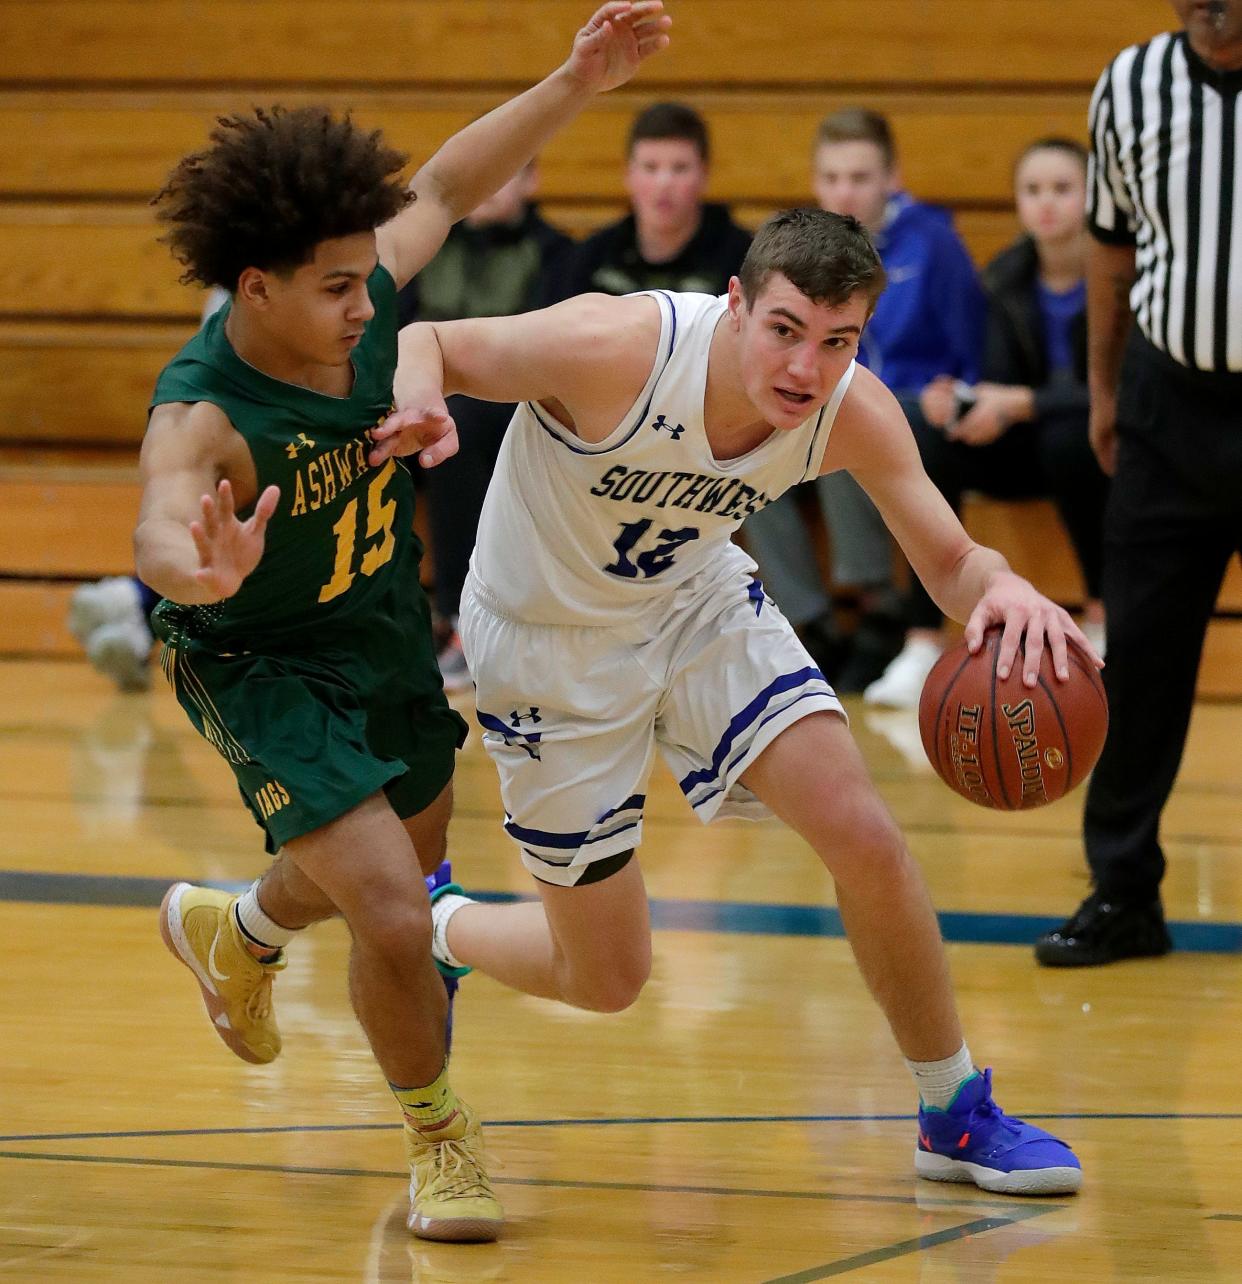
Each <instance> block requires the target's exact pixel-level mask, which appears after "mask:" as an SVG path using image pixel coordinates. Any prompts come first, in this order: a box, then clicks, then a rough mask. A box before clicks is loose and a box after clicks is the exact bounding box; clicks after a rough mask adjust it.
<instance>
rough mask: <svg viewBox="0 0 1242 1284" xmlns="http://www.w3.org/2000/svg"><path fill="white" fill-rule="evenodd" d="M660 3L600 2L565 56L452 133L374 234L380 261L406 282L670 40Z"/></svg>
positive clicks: (667, 20)
mask: <svg viewBox="0 0 1242 1284" xmlns="http://www.w3.org/2000/svg"><path fill="white" fill-rule="evenodd" d="M671 25H672V19H671V18H669V17H668V15H667V14H665V13H664V4H663V0H633V2H631V0H614V2H613V3H609V4H605V5H601V6H600V8H599V9H597V10H596V11H595V13H594V14H593V15H592V16H591V18H590V20H589V21H588V22H587V23H586V25H585V26H583V27H582V28H581V29H580V30H579V31H578V33H577V34H576V35H575V37H574V42H573V47H572V49H571V51H570V54H569V57H568V58H567V59H566V60H565V62H564V63H562V64H561V66H560V67H558V68H557V69H556V70H555V71H554V72H552V74H551V75H549V76H547V77H546V78H545V79H544V80H542V81H540V82H539V84H537V85H535V86H534V87H533V88H532V89H528V90H527V91H526V92H525V93H523V94H519V95H518V97H516V98H514V99H512V100H511V101H509V102H507V103H504V104H503V105H502V106H500V107H497V108H496V109H495V111H491V112H489V113H488V114H487V115H486V116H484V117H482V118H481V119H479V120H476V121H474V122H473V123H472V124H470V125H467V126H466V128H465V129H463V130H461V131H460V133H457V134H454V135H453V137H452V138H450V139H449V140H448V142H446V143H445V144H444V145H443V146H442V147H441V148H440V149H439V151H437V152H436V154H435V155H434V156H433V157H432V158H431V159H430V160H429V161H428V162H427V163H426V164H425V165H423V167H422V168H421V169H420V170H419V171H418V173H417V174H415V176H414V178H413V180H412V182H411V184H410V186H411V188H412V189H413V191H414V193H415V195H416V197H417V199H416V200H415V201H414V202H413V203H412V204H411V205H409V206H408V207H407V208H406V209H405V210H403V211H402V212H401V213H400V214H398V215H397V217H396V218H394V219H392V220H391V222H389V223H386V224H385V225H384V226H383V227H381V228H380V229H379V230H378V231H377V233H376V242H377V246H378V249H379V257H380V262H381V263H382V264H383V265H384V266H385V267H386V268H387V269H388V271H389V272H390V273H391V274H392V276H393V278H394V280H395V281H396V282H397V285H398V286H402V285H404V284H405V283H406V282H407V281H408V280H409V279H410V278H411V277H412V276H413V275H414V274H415V273H416V272H417V271H419V269H420V268H422V267H423V265H424V264H425V263H427V261H428V260H429V259H430V258H431V257H432V256H433V255H434V254H435V253H436V251H437V250H438V249H439V248H440V246H441V245H442V244H443V243H444V238H445V236H446V235H447V234H448V230H449V228H450V227H451V226H452V225H453V224H454V223H455V222H457V220H458V219H460V218H464V217H465V215H466V214H468V213H469V212H470V211H471V210H472V209H474V207H475V206H476V205H478V204H479V202H480V201H482V200H483V199H484V198H485V197H487V196H490V195H491V194H492V193H493V192H495V191H496V190H497V189H499V188H500V187H502V186H503V185H504V184H505V183H506V182H508V180H509V179H510V178H512V177H513V175H514V174H516V173H517V172H518V171H519V170H520V169H521V168H522V167H523V166H524V165H525V164H526V163H527V162H528V161H529V160H530V159H531V158H532V157H533V156H535V155H536V154H537V153H538V152H539V150H540V149H541V148H542V147H543V146H544V144H545V143H546V142H547V141H548V140H549V139H550V138H551V137H552V136H553V135H554V134H555V133H556V132H557V130H559V129H560V128H561V127H562V126H563V125H565V124H567V123H568V122H569V121H571V120H572V119H573V118H574V117H575V116H577V115H578V113H579V112H580V111H581V110H582V109H583V108H584V107H585V106H586V105H587V104H588V103H589V102H590V101H591V99H592V98H594V97H595V95H596V94H600V93H604V92H606V91H607V90H609V89H615V88H616V87H617V86H618V85H623V84H625V83H626V81H628V80H629V79H630V78H631V77H632V76H633V75H634V73H635V72H636V71H637V70H638V68H639V67H640V66H642V64H643V63H644V62H645V61H646V60H647V59H648V58H650V57H651V56H652V54H655V53H658V52H659V51H660V50H661V49H664V48H665V47H666V46H667V45H668V41H669V37H668V29H669V27H670V26H671Z"/></svg>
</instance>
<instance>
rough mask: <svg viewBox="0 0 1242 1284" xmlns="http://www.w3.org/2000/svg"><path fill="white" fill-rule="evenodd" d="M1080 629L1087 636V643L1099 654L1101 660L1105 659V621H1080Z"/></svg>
mask: <svg viewBox="0 0 1242 1284" xmlns="http://www.w3.org/2000/svg"><path fill="white" fill-rule="evenodd" d="M1078 627H1079V628H1080V629H1081V630H1082V631H1083V632H1084V633H1085V634H1086V635H1087V641H1088V642H1090V643H1091V645H1092V646H1093V647H1095V649H1096V651H1098V652H1099V655H1100V658H1101V659H1103V658H1104V648H1105V645H1106V644H1107V641H1108V639H1107V637H1106V634H1105V630H1104V621H1103V620H1080V621H1079V623H1078Z"/></svg>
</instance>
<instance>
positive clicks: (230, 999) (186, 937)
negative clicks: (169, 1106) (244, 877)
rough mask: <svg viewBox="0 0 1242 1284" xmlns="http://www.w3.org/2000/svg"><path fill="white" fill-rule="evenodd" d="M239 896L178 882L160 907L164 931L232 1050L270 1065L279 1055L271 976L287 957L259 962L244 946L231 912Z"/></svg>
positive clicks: (161, 924)
mask: <svg viewBox="0 0 1242 1284" xmlns="http://www.w3.org/2000/svg"><path fill="white" fill-rule="evenodd" d="M236 900H237V897H236V896H230V895H229V893H228V892H218V891H215V890H214V889H213V888H210V887H191V886H190V884H189V883H174V884H173V885H172V887H170V888H169V889H168V892H167V894H166V895H165V897H164V903H163V904H162V905H161V906H160V935H161V936H162V937H163V938H164V944H165V945H167V946H168V948H169V950H170V951H171V952H172V953H173V954H174V955H175V956H176V957H177V958H179V959H180V960H181V962H182V963H184V964H185V965H186V967H188V968H189V969H190V971H191V972H193V973H194V977H195V979H196V980H197V981H198V984H199V988H200V989H201V990H202V992H203V1002H204V1003H205V1004H206V1005H207V1015H208V1016H209V1017H211V1023H212V1025H213V1026H214V1027H215V1031H216V1033H217V1034H218V1035H219V1036H220V1038H222V1039H223V1040H224V1042H225V1044H226V1045H227V1046H228V1049H229V1051H230V1052H232V1053H234V1054H235V1055H237V1056H239V1057H241V1059H242V1060H243V1061H249V1062H251V1063H252V1064H254V1065H266V1064H267V1062H269V1061H275V1060H276V1058H277V1056H279V1055H280V1031H279V1030H278V1029H277V1028H276V1018H275V1016H273V1014H272V979H273V978H274V976H275V975H276V973H277V972H279V971H280V970H281V968H283V967H284V966H285V957H284V955H283V953H282V954H281V956H280V957H279V958H278V959H277V960H276V961H275V962H274V963H260V962H259V960H258V959H257V958H255V957H254V955H253V954H251V953H250V951H249V950H248V949H246V947H245V945H244V944H243V943H242V939H241V934H240V932H239V931H238V928H237V923H236V921H235V919H234V915H233V912H232V911H233V903H234V901H236Z"/></svg>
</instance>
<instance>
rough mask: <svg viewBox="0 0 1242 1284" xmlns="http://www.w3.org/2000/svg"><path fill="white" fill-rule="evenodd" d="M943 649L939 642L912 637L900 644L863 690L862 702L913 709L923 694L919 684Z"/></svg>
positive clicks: (921, 686) (891, 707)
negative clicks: (890, 661) (885, 665)
mask: <svg viewBox="0 0 1242 1284" xmlns="http://www.w3.org/2000/svg"><path fill="white" fill-rule="evenodd" d="M943 649H944V648H943V647H942V646H941V645H940V643H939V642H931V641H928V640H927V639H926V638H913V639H911V640H910V641H909V642H907V643H906V644H905V646H904V647H902V649H901V651H900V652H899V653H898V655H897V658H896V659H895V660H893V661H892V663H891V664H889V666H888V668H887V669H885V670H884V672H883V673H882V674H881V675H880V676H879V677H878V678H876V680H875V681H874V682H873V683H871V685H870V686H869V687H868V688H867V689H866V690H865V691H864V692H863V701H864V702H865V703H866V704H879V705H884V706H885V707H886V708H889V709H915V708H917V707H918V703H919V696H920V695H922V694H923V683H924V682H926V681H927V675H928V674H929V673H930V672H931V671H932V666H933V665H934V664H935V663H936V661H937V660H939V659H940V653H941V651H942V650H943Z"/></svg>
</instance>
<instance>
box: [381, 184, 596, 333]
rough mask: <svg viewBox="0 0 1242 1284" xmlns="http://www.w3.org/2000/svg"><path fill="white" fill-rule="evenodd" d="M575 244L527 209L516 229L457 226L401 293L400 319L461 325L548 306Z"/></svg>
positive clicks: (535, 211)
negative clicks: (468, 320) (461, 321)
mask: <svg viewBox="0 0 1242 1284" xmlns="http://www.w3.org/2000/svg"><path fill="white" fill-rule="evenodd" d="M572 246H573V242H572V241H571V240H570V239H569V237H567V236H566V235H565V233H564V232H560V231H558V230H557V229H556V228H554V227H552V226H551V225H550V224H549V223H545V222H544V220H543V219H542V218H540V217H539V211H538V209H537V208H536V207H535V206H534V205H533V204H531V205H527V207H526V211H525V213H524V214H523V215H522V217H521V219H520V220H519V221H518V222H517V223H515V224H512V225H509V224H504V223H492V224H489V225H488V226H486V227H471V226H470V225H469V224H468V223H465V222H461V223H455V224H454V225H453V227H452V228H451V229H450V231H449V234H448V237H447V239H446V240H445V242H444V244H443V245H442V246H441V247H440V250H439V252H438V253H437V254H436V256H435V258H433V259H432V260H431V262H430V263H428V264H427V265H426V266H425V267H424V268H423V270H422V271H421V272H419V274H418V275H417V276H416V277H414V278H413V280H411V281H410V282H409V283H408V284H407V285H406V286H405V287H404V288H403V289H402V290H401V293H400V294H398V295H397V319H398V321H399V323H400V324H401V325H403V326H404V325H409V323H410V322H411V321H457V320H459V319H461V318H463V317H503V316H510V315H511V314H513V313H516V312H529V311H530V310H531V309H533V308H542V307H546V306H547V305H548V304H549V303H554V302H555V301H556V299H557V297H559V296H558V295H557V294H556V292H555V285H554V283H555V282H557V281H559V280H560V279H561V278H562V276H563V275H564V260H565V258H566V257H567V255H568V254H569V251H570V249H571V247H572Z"/></svg>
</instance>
